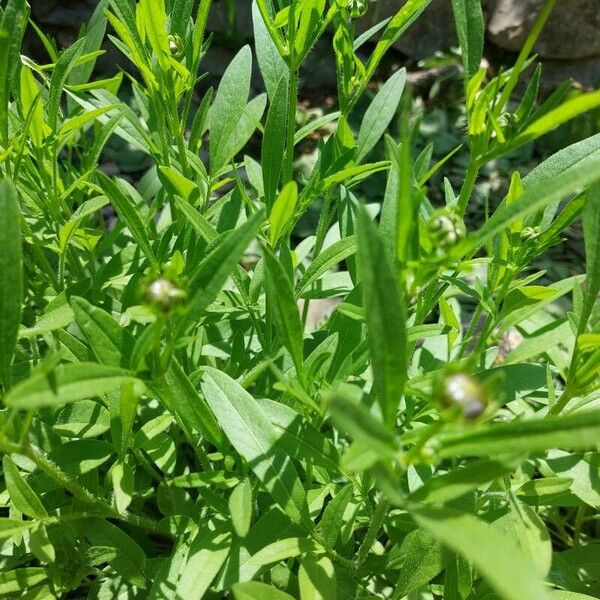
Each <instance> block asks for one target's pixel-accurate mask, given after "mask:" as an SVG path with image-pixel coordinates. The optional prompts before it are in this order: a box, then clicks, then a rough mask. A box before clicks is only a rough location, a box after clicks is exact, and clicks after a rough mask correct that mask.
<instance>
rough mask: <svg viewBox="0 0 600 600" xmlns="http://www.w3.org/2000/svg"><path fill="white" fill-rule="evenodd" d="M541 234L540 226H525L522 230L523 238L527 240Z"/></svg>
mask: <svg viewBox="0 0 600 600" xmlns="http://www.w3.org/2000/svg"><path fill="white" fill-rule="evenodd" d="M538 235H540V228H539V227H523V229H522V230H521V240H522V241H524V242H526V241H527V240H532V239H534V238H536V237H537V236H538Z"/></svg>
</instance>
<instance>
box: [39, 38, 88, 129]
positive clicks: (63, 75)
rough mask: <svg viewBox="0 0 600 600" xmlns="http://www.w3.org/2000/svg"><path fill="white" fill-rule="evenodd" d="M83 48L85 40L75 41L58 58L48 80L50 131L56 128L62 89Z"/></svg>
mask: <svg viewBox="0 0 600 600" xmlns="http://www.w3.org/2000/svg"><path fill="white" fill-rule="evenodd" d="M84 47H85V38H81V39H79V40H77V41H76V42H75V43H74V44H73V45H72V46H69V48H67V49H66V50H65V51H64V52H63V53H62V54H61V56H60V58H59V59H58V61H57V63H56V65H55V66H54V70H53V71H52V78H51V79H50V93H49V94H48V106H47V109H46V110H47V114H48V125H50V128H51V129H52V131H56V130H57V128H58V111H59V108H60V98H61V96H62V92H63V89H64V85H65V82H66V81H67V78H68V76H69V73H70V72H71V71H72V70H73V69H74V67H75V65H76V61H77V59H78V58H79V57H80V56H81V53H82V52H83V49H84Z"/></svg>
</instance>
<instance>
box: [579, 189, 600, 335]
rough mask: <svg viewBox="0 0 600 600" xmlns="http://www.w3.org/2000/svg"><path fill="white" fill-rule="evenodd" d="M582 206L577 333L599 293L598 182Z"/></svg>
mask: <svg viewBox="0 0 600 600" xmlns="http://www.w3.org/2000/svg"><path fill="white" fill-rule="evenodd" d="M586 196H587V197H586V201H585V206H584V208H583V237H584V240H585V263H586V269H585V270H586V277H585V297H584V302H583V307H582V310H581V315H580V316H579V327H578V333H579V334H580V335H581V334H582V333H584V332H585V329H586V326H587V324H588V321H589V318H590V315H591V314H592V310H593V308H594V304H595V303H596V302H597V300H598V294H600V235H599V232H600V184H598V183H596V184H594V185H593V186H592V187H591V188H590V189H589V190H588V191H587V194H586Z"/></svg>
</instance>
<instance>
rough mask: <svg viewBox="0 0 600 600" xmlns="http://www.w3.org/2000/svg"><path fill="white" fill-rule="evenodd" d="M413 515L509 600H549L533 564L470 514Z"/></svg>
mask: <svg viewBox="0 0 600 600" xmlns="http://www.w3.org/2000/svg"><path fill="white" fill-rule="evenodd" d="M411 514H412V516H413V517H414V519H415V520H416V521H417V523H419V524H420V525H421V526H422V527H423V528H425V529H427V530H428V531H430V532H431V533H432V534H433V535H434V536H435V537H436V538H438V539H439V540H440V541H441V542H442V543H443V544H444V545H445V546H447V547H449V548H450V549H452V550H454V551H456V552H458V553H460V554H462V555H463V556H464V557H465V558H467V559H469V560H470V561H471V562H472V563H473V565H474V566H475V568H476V569H477V570H478V571H479V572H480V573H481V574H482V575H483V576H484V578H485V579H486V580H487V581H488V582H489V584H490V585H491V586H492V587H493V588H494V589H495V590H496V592H498V594H500V596H501V597H502V598H505V599H506V600H549V596H548V593H547V592H546V589H545V586H544V584H543V583H542V581H541V580H540V579H538V578H537V577H536V576H535V575H534V573H535V567H534V565H533V563H532V562H531V561H530V560H529V559H528V558H527V557H526V556H525V555H524V554H523V553H522V552H521V551H520V549H519V547H518V546H517V545H516V543H515V542H513V541H512V540H511V539H510V538H508V537H507V536H506V535H504V534H503V533H501V532H500V531H498V530H497V529H495V528H494V527H492V526H491V525H490V524H489V523H485V522H484V521H481V520H479V519H477V518H476V517H473V516H472V515H469V514H461V513H456V512H452V511H449V510H441V509H436V510H434V509H417V510H415V511H413V512H412V513H411Z"/></svg>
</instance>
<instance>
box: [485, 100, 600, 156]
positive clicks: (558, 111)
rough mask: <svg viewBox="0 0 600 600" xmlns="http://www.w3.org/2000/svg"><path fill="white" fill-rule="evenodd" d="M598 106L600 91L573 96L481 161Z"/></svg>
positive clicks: (523, 142) (533, 138) (520, 144)
mask: <svg viewBox="0 0 600 600" xmlns="http://www.w3.org/2000/svg"><path fill="white" fill-rule="evenodd" d="M598 106H600V91H596V92H590V93H588V94H581V95H580V96H577V97H576V98H571V99H570V100H567V101H566V102H563V103H562V104H561V105H560V106H559V107H558V108H555V109H554V110H551V111H550V112H548V113H546V114H545V115H543V116H541V117H540V118H539V119H537V120H536V121H534V122H533V123H531V125H529V126H528V127H527V128H526V129H525V131H523V132H521V133H519V134H518V135H517V136H515V137H514V138H512V139H511V140H509V141H508V142H507V143H506V144H501V145H499V146H498V147H497V148H495V149H493V150H490V152H488V153H486V154H485V155H484V156H483V157H481V161H483V162H487V161H489V160H492V159H493V158H496V157H497V156H500V155H502V154H505V153H507V152H510V151H511V150H514V149H515V148H518V147H519V146H522V145H523V144H527V143H528V142H531V141H533V140H536V139H537V138H539V137H541V136H542V135H544V134H545V133H548V132H549V131H552V130H553V129H556V128H557V127H558V126H559V125H562V124H563V123H566V122H567V121H570V120H571V119H574V118H575V117H577V116H579V115H582V114H584V113H586V112H588V111H591V110H593V109H595V108H597V107H598Z"/></svg>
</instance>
